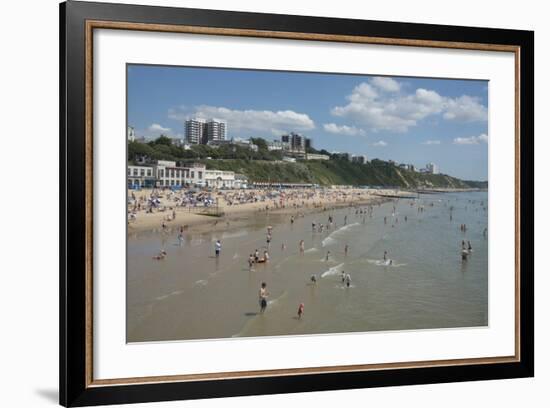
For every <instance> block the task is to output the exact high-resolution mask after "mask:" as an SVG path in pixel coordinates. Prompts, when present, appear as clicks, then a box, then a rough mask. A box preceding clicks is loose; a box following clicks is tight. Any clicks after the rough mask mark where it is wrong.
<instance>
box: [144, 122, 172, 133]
mask: <svg viewBox="0 0 550 408" xmlns="http://www.w3.org/2000/svg"><path fill="white" fill-rule="evenodd" d="M147 130H149V132H160V133H168V132H170V131H171V130H172V129H170V128H167V127H164V126H162V125H159V124H158V123H153V124H152V125H151V126H149V129H147Z"/></svg>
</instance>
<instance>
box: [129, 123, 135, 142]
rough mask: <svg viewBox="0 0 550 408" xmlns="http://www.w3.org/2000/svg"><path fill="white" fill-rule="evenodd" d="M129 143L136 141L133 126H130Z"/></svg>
mask: <svg viewBox="0 0 550 408" xmlns="http://www.w3.org/2000/svg"><path fill="white" fill-rule="evenodd" d="M128 141H129V142H135V141H136V130H135V129H134V128H133V127H132V126H128Z"/></svg>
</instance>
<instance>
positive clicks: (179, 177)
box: [128, 160, 248, 188]
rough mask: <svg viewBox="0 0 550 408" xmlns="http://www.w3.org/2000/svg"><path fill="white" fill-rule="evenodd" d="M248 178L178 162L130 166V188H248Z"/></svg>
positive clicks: (202, 165) (159, 161) (197, 164)
mask: <svg viewBox="0 0 550 408" xmlns="http://www.w3.org/2000/svg"><path fill="white" fill-rule="evenodd" d="M247 185H248V179H247V178H246V176H244V175H242V174H239V175H235V173H234V172H232V171H223V170H206V166H205V165H204V164H199V163H196V164H192V165H190V166H186V167H182V166H177V165H176V162H174V161H169V160H158V161H157V163H156V164H155V165H153V166H135V165H128V188H141V187H147V188H153V187H160V188H162V187H169V188H181V187H185V186H200V187H213V188H246V187H247Z"/></svg>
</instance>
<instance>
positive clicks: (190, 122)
mask: <svg viewBox="0 0 550 408" xmlns="http://www.w3.org/2000/svg"><path fill="white" fill-rule="evenodd" d="M205 130H206V123H205V122H204V120H202V119H197V118H194V119H187V120H186V121H185V139H186V140H187V143H189V144H199V143H202V141H203V138H204V133H205Z"/></svg>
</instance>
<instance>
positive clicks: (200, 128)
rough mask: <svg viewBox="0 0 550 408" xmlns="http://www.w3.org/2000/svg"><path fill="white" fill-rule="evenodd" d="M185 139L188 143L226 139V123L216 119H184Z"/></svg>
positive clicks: (204, 142)
mask: <svg viewBox="0 0 550 408" xmlns="http://www.w3.org/2000/svg"><path fill="white" fill-rule="evenodd" d="M185 139H186V140H187V143H190V144H207V143H209V142H220V141H223V140H226V139H227V124H226V123H225V122H224V121H221V120H217V119H209V120H208V121H205V120H204V119H201V118H192V119H187V120H186V121H185Z"/></svg>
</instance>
